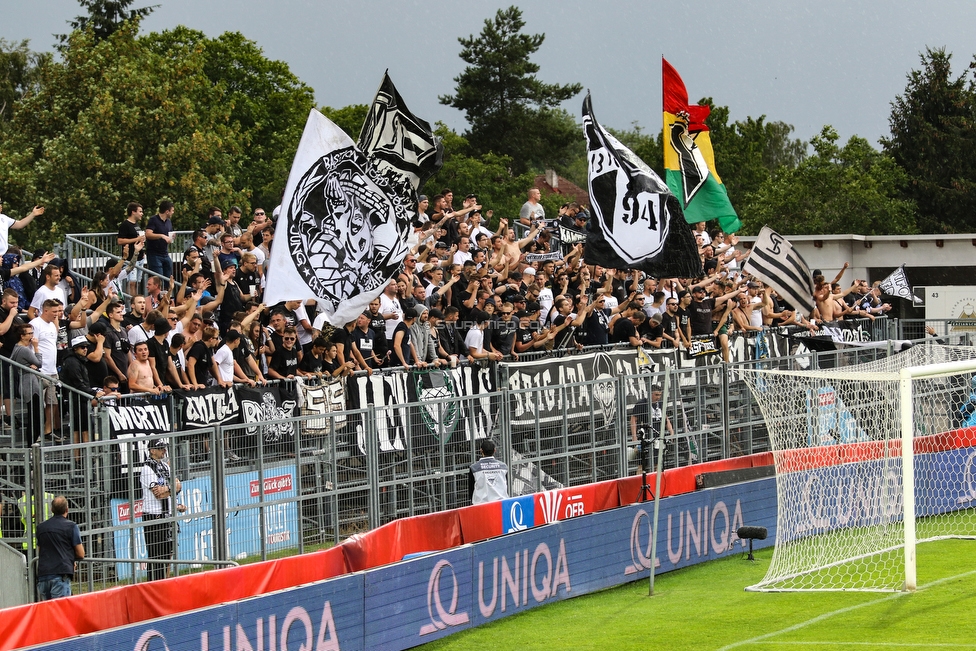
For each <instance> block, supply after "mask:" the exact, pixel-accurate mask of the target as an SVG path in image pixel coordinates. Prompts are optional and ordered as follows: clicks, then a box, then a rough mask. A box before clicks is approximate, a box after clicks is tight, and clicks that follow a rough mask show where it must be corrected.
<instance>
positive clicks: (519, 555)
mask: <svg viewBox="0 0 976 651" xmlns="http://www.w3.org/2000/svg"><path fill="white" fill-rule="evenodd" d="M498 560H499V559H498V557H497V556H496V557H495V558H493V559H492V562H491V565H492V571H491V600H490V601H488V602H487V603H485V564H484V562H483V561H482V562H479V563H478V609H479V610H480V611H481V615H482V617H491V616H492V615H494V614H495V608H496V607H498V606H499V605H500V606H501V611H502V612H505V611H506V610H507V609H508V608H509V607H510V606H511V607H515V608H519V607H524V606H528V605H529V593H530V592H531V593H532V598H533V599H534V600H535V602H536V603H542V602H543V601H545V600H546V599H549V598H551V597H555V596H556V594H557V592H558V590H559V586H563V589H564V590H565V591H566V593H567V594H568V593H569V592H570V590H571V586H570V581H569V563H568V561H567V560H566V544H565V542H564V541H563V540H562V539H561V538H560V540H559V551H558V552H557V553H556V561H555V563H553V560H552V552H551V551H550V550H549V545H547V544H546V543H545V542H541V543H539V544H538V545H536V547H535V550H534V551H533V552H532V558H531V559H530V558H529V550H528V549H523V550H522V551H516V552H515V555H514V558H512V562H511V563H509V559H508V557H506V556H502V557H501V585H500V586H499V571H498V570H499V568H498V566H499V562H498ZM543 561H544V564H543ZM543 565H544V567H543ZM540 571H541V574H540ZM499 592H500V593H501V599H499V594H498V593H499ZM509 599H511V602H512V603H511V604H509V603H508V602H509ZM499 601H501V604H499Z"/></svg>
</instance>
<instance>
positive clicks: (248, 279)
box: [234, 269, 260, 298]
mask: <svg viewBox="0 0 976 651" xmlns="http://www.w3.org/2000/svg"><path fill="white" fill-rule="evenodd" d="M234 282H235V283H237V286H238V288H240V290H241V294H250V295H251V298H254V295H255V294H256V293H257V292H258V290H259V289H260V288H259V287H258V275H257V274H256V273H254V272H253V271H241V270H240V269H238V270H237V273H236V274H235V275H234Z"/></svg>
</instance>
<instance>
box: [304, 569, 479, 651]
mask: <svg viewBox="0 0 976 651" xmlns="http://www.w3.org/2000/svg"><path fill="white" fill-rule="evenodd" d="M445 569H447V570H450V572H451V581H452V582H453V584H454V585H453V587H452V588H451V605H450V606H448V607H447V608H446V609H445V608H444V602H443V601H441V574H443V573H444V570H445ZM457 606H458V580H457V575H456V574H454V566H453V565H451V563H450V561H446V560H440V561H437V565H435V566H434V569H433V570H431V572H430V580H429V581H427V612H429V613H430V624H424V625H423V626H421V627H420V634H421V635H430V634H431V633H436V632H437V631H442V630H444V629H445V628H447V627H448V626H459V625H461V624H467V623H468V613H467V612H461V613H459V612H457ZM435 611H436V612H435ZM309 648H311V647H309Z"/></svg>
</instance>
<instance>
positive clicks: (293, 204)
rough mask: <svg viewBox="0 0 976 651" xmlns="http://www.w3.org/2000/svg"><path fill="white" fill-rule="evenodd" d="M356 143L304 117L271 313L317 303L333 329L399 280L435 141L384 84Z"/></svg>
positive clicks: (313, 116) (269, 296) (432, 166)
mask: <svg viewBox="0 0 976 651" xmlns="http://www.w3.org/2000/svg"><path fill="white" fill-rule="evenodd" d="M360 145H361V147H362V148H360V146H357V145H356V144H355V143H354V142H353V141H352V139H351V138H349V136H348V135H346V134H345V133H344V132H343V131H342V129H340V128H339V127H337V126H336V125H335V124H334V123H333V122H331V121H330V120H329V119H328V118H326V117H325V116H324V115H322V114H321V113H319V112H318V111H316V110H315V109H312V111H311V112H310V113H309V116H308V121H307V122H306V123H305V131H304V132H303V133H302V138H301V141H300V142H299V145H298V151H297V152H296V154H295V160H294V162H293V163H292V167H291V173H290V175H289V177H288V183H287V184H286V186H285V194H284V197H283V198H282V202H281V212H280V215H279V217H278V223H277V225H276V227H275V241H274V244H273V245H272V248H271V260H270V262H269V265H268V278H267V287H266V288H265V302H266V303H268V304H269V305H272V304H274V303H277V302H279V301H286V300H299V299H302V300H304V299H308V298H316V299H318V301H319V305H320V306H321V309H322V310H323V311H324V312H325V313H326V314H327V315H328V317H327V318H328V320H329V323H331V324H332V325H334V326H336V327H339V326H341V325H343V324H345V323H348V322H349V321H352V320H353V319H355V318H356V316H357V315H358V314H360V313H361V312H362V311H363V310H365V309H366V307H367V306H368V305H369V302H370V301H371V300H373V299H374V298H376V297H377V296H379V295H380V293H381V292H382V291H383V288H384V287H385V286H386V285H387V283H389V282H390V279H392V278H393V277H394V276H395V274H396V273H397V271H398V269H399V267H400V264H401V263H402V262H403V259H404V258H405V257H406V255H407V250H408V247H407V235H408V233H409V230H410V214H411V212H410V210H411V209H412V208H413V207H414V205H415V202H416V195H417V190H418V189H419V187H420V184H422V183H423V181H425V180H426V179H427V178H428V177H430V176H431V175H432V174H433V173H435V172H436V171H437V169H438V168H439V167H440V159H441V156H440V150H441V148H440V143H439V142H437V140H436V138H435V137H434V135H433V134H432V133H431V130H430V125H428V124H427V123H426V122H424V121H423V120H420V119H418V118H416V117H415V116H413V115H412V114H411V113H410V112H409V111H408V110H407V108H406V106H404V104H403V100H402V99H401V98H400V96H399V94H398V93H397V92H396V88H394V87H393V83H392V82H391V81H390V79H389V77H388V76H385V77H384V80H383V85H381V86H380V91H379V92H378V93H377V96H376V101H375V102H374V104H373V107H372V108H371V109H370V113H369V115H368V116H367V119H366V123H365V125H364V126H363V132H362V135H361V136H360Z"/></svg>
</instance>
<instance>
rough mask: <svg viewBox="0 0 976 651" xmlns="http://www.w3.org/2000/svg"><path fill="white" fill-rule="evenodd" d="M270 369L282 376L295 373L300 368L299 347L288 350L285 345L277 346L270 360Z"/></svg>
mask: <svg viewBox="0 0 976 651" xmlns="http://www.w3.org/2000/svg"><path fill="white" fill-rule="evenodd" d="M268 369H269V370H273V371H274V372H275V373H277V374H278V375H281V376H282V377H288V376H289V375H295V371H297V370H298V349H297V348H292V349H291V350H287V349H286V348H285V347H284V346H281V347H280V348H276V349H275V352H274V355H272V356H271V361H270V362H268Z"/></svg>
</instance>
